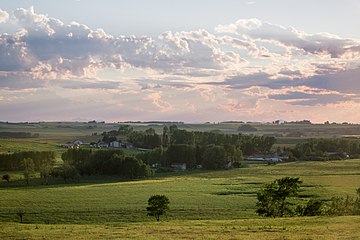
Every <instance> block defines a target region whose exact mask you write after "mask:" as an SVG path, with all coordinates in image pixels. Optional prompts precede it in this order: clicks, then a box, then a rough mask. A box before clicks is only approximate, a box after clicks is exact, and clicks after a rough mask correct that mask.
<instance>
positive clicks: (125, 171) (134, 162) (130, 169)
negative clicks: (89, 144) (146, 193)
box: [61, 149, 152, 178]
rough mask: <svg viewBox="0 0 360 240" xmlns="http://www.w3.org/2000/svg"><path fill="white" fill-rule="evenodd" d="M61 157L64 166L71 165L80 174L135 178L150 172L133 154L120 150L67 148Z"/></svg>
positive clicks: (148, 167) (147, 166)
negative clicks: (127, 154) (128, 154)
mask: <svg viewBox="0 0 360 240" xmlns="http://www.w3.org/2000/svg"><path fill="white" fill-rule="evenodd" d="M61 157H62V159H63V161H64V165H65V166H70V167H73V168H74V169H76V171H77V172H78V173H79V174H80V175H118V176H121V177H127V178H136V177H144V176H150V175H151V174H152V170H151V168H150V166H149V165H147V164H145V163H144V162H143V161H142V160H140V159H137V158H136V157H134V156H125V153H124V151H122V150H115V149H109V150H99V151H92V150H91V149H68V151H67V152H64V153H63V154H62V156H61Z"/></svg>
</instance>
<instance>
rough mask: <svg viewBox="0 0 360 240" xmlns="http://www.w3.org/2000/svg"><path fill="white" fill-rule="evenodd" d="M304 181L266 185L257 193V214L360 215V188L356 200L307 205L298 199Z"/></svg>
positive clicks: (288, 179) (336, 199) (312, 201)
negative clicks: (300, 202)
mask: <svg viewBox="0 0 360 240" xmlns="http://www.w3.org/2000/svg"><path fill="white" fill-rule="evenodd" d="M301 183H302V181H301V180H300V179H299V178H291V177H284V178H281V179H276V180H275V181H273V182H272V183H269V184H266V185H265V187H264V188H263V189H261V190H260V191H259V192H258V193H257V200H258V202H257V203H256V206H257V210H256V213H257V214H259V215H261V216H266V217H273V218H275V217H284V216H294V215H298V216H319V215H330V216H340V215H359V214H360V188H358V189H357V190H356V198H351V197H350V196H346V197H345V198H344V197H334V198H332V199H331V200H330V201H323V200H319V199H310V200H309V201H307V203H306V204H305V205H301V204H298V205H297V204H296V202H299V201H298V199H296V197H297V196H298V192H299V189H300V185H301Z"/></svg>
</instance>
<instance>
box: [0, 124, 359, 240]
mask: <svg viewBox="0 0 360 240" xmlns="http://www.w3.org/2000/svg"><path fill="white" fill-rule="evenodd" d="M239 125H241V124H239V123H222V124H183V125H179V128H182V129H186V130H193V131H212V130H216V131H221V132H223V133H234V134H237V133H239V132H238V131H237V128H238V126H239ZM252 125H253V126H255V127H256V128H257V129H258V131H257V132H253V133H251V134H257V135H262V134H281V135H283V136H284V137H281V138H279V139H278V142H277V144H276V145H275V147H277V146H288V147H291V146H294V145H295V144H296V143H298V142H301V141H304V140H305V139H306V138H308V137H333V136H336V137H339V136H343V135H346V134H350V135H356V134H360V127H359V125H296V124H294V125H274V124H256V123H254V124H252ZM118 127H119V124H116V123H113V124H103V123H97V124H89V123H61V122H53V123H36V124H6V123H0V131H4V132H9V131H10V132H30V133H32V134H36V133H38V134H39V135H40V137H39V138H28V139H0V153H8V152H18V151H28V150H38V151H55V152H56V153H57V159H58V160H60V156H61V153H62V152H64V151H66V149H65V148H61V147H59V144H63V143H66V142H69V141H70V142H72V141H74V140H76V139H81V140H83V141H86V142H90V141H96V140H97V139H100V138H101V136H100V135H97V136H91V135H92V134H93V133H95V132H96V133H97V134H101V133H102V132H103V131H110V130H116V129H118ZM133 127H134V129H135V130H145V129H147V128H149V127H153V128H154V129H155V130H156V131H157V132H158V133H160V132H161V131H162V127H163V126H162V125H147V124H133ZM298 131H301V132H302V133H304V137H289V136H286V135H287V134H289V133H293V132H298ZM247 134H249V133H247ZM6 173H9V174H10V176H11V180H12V181H11V182H10V184H7V183H6V182H0V239H219V240H222V239H360V228H359V225H360V216H346V217H325V216H322V217H302V218H299V217H293V218H282V219H280V218H276V219H269V218H262V217H259V216H257V215H256V214H255V203H256V192H257V191H258V190H259V189H260V188H261V187H263V186H264V184H265V183H269V182H271V181H273V180H274V179H276V178H280V177H284V176H291V177H300V178H301V180H303V181H304V183H303V185H302V189H301V192H300V196H301V197H302V200H300V201H304V202H305V201H306V199H308V198H318V199H324V200H327V199H330V198H331V197H333V196H346V195H350V196H354V195H355V189H356V188H359V187H360V160H346V161H331V162H291V163H282V164H278V165H271V166H268V165H264V164H259V163H256V164H254V163H249V164H248V167H247V168H241V169H232V170H224V171H192V172H177V173H166V174H165V173H164V174H158V175H156V176H155V177H153V178H149V179H140V180H136V181H124V180H121V179H118V178H116V177H104V176H92V177H85V178H82V179H81V181H80V182H79V183H71V184H64V183H63V182H62V181H61V180H59V179H58V180H53V179H51V180H50V183H51V185H49V186H42V185H40V180H39V179H32V180H31V182H30V186H26V184H25V182H24V179H23V176H22V173H21V172H0V175H1V176H2V175H3V174H6ZM35 177H36V175H35ZM153 194H165V195H167V196H168V197H169V199H170V202H171V203H170V211H169V212H168V213H167V214H166V215H165V216H163V217H162V218H161V221H160V222H156V221H155V218H152V217H148V216H146V210H145V208H146V206H147V199H148V198H149V197H150V196H151V195H153ZM20 210H21V211H24V212H25V215H24V219H23V220H24V223H19V222H18V221H19V219H18V217H17V215H16V213H17V212H19V211H20Z"/></svg>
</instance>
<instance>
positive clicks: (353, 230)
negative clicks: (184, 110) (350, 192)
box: [0, 216, 360, 240]
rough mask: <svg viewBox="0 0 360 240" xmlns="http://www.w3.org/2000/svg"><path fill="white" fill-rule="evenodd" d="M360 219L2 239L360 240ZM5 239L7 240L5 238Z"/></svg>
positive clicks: (39, 228) (20, 230)
mask: <svg viewBox="0 0 360 240" xmlns="http://www.w3.org/2000/svg"><path fill="white" fill-rule="evenodd" d="M359 224H360V217H358V216H357V217H331V218H330V217H306V218H283V219H240V220H198V221H194V220H186V221H179V220H174V221H163V222H147V223H109V224H104V225H99V224H91V225H83V224H75V225H66V224H57V225H44V224H19V223H2V224H1V228H0V238H2V239H139V240H140V239H141V240H143V239H217V240H223V239H323V240H328V239H330V240H331V239H349V240H350V239H359V238H360V228H359ZM4 237H5V238H4Z"/></svg>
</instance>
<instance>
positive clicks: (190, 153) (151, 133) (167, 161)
mask: <svg viewBox="0 0 360 240" xmlns="http://www.w3.org/2000/svg"><path fill="white" fill-rule="evenodd" d="M129 141H130V142H131V143H132V144H133V145H134V146H136V147H143V148H150V149H153V150H152V151H148V152H145V153H140V154H139V155H138V156H137V157H138V158H140V159H142V160H143V161H144V162H146V163H148V164H155V163H157V164H161V165H162V166H165V167H168V166H170V165H171V164H172V163H186V164H187V167H190V168H191V167H194V166H196V165H200V164H201V165H203V167H204V168H207V169H219V168H224V167H225V165H226V164H229V163H230V164H232V165H233V166H239V164H240V161H241V160H242V159H243V155H251V154H254V153H258V152H262V153H265V152H269V151H270V150H271V147H272V146H273V144H274V143H275V142H276V139H275V138H274V137H270V136H249V135H242V134H232V135H230V134H222V133H218V132H190V131H186V130H183V129H178V128H177V126H176V125H173V126H170V127H167V126H164V128H163V133H162V135H160V134H157V133H156V132H155V130H154V129H152V128H150V129H148V130H146V131H145V132H136V131H133V132H131V134H130V135H129Z"/></svg>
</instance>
